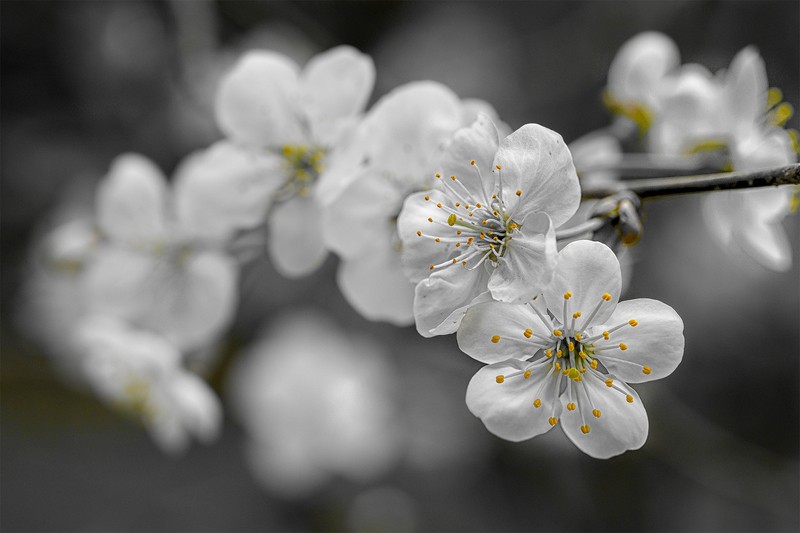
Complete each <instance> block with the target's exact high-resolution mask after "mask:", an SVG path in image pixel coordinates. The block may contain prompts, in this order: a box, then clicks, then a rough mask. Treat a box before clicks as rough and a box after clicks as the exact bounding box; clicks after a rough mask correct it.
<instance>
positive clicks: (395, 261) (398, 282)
mask: <svg viewBox="0 0 800 533" xmlns="http://www.w3.org/2000/svg"><path fill="white" fill-rule="evenodd" d="M336 279H337V281H338V282H339V288H340V289H341V291H342V294H344V296H345V298H346V299H347V301H348V302H349V303H350V305H352V306H353V307H354V308H355V309H356V311H358V312H359V313H360V314H361V316H363V317H364V318H367V319H369V320H381V321H385V322H389V323H391V324H394V325H395V326H409V325H411V324H413V323H414V285H413V284H412V283H411V282H410V281H408V279H407V278H406V276H405V274H403V269H402V267H401V266H400V253H399V252H398V251H397V250H395V249H394V248H393V247H392V246H391V243H390V242H389V241H383V242H382V243H381V244H377V243H376V244H375V246H374V247H373V248H372V249H371V250H369V251H368V252H367V253H364V254H363V255H360V256H358V257H354V258H352V259H348V260H343V261H342V262H341V264H340V265H339V271H338V274H337V276H336Z"/></svg>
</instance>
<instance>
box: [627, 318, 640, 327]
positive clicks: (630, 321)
mask: <svg viewBox="0 0 800 533" xmlns="http://www.w3.org/2000/svg"><path fill="white" fill-rule="evenodd" d="M628 324H630V325H631V327H634V328H635V327H636V326H638V325H639V323H638V322H637V321H636V320H633V319H631V320H628Z"/></svg>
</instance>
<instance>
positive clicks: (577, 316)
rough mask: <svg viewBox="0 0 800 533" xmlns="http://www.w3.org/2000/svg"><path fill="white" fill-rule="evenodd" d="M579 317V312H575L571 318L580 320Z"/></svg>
mask: <svg viewBox="0 0 800 533" xmlns="http://www.w3.org/2000/svg"><path fill="white" fill-rule="evenodd" d="M580 316H581V312H580V311H575V312H574V313H572V318H580Z"/></svg>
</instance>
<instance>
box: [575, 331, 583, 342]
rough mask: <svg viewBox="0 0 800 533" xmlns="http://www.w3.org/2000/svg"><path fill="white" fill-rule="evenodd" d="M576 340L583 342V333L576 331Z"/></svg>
mask: <svg viewBox="0 0 800 533" xmlns="http://www.w3.org/2000/svg"><path fill="white" fill-rule="evenodd" d="M575 340H576V341H578V342H581V341H582V340H583V335H581V334H580V333H576V334H575Z"/></svg>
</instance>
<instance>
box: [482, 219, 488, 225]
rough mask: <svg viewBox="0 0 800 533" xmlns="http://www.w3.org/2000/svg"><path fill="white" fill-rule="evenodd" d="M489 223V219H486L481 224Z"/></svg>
mask: <svg viewBox="0 0 800 533" xmlns="http://www.w3.org/2000/svg"><path fill="white" fill-rule="evenodd" d="M488 223H489V221H488V220H484V221H483V222H481V224H483V225H484V226H485V225H486V224H488Z"/></svg>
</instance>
